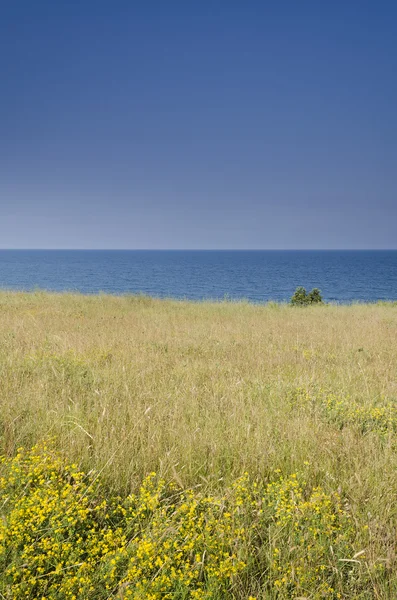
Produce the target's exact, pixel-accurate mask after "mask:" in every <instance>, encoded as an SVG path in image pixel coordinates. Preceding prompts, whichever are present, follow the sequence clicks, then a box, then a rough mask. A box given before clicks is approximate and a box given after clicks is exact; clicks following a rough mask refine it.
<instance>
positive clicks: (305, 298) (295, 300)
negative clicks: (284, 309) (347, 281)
mask: <svg viewBox="0 0 397 600" xmlns="http://www.w3.org/2000/svg"><path fill="white" fill-rule="evenodd" d="M322 302H323V298H322V296H321V292H320V290H319V289H318V288H313V289H312V291H311V292H309V293H307V292H306V290H305V288H304V287H297V288H296V290H295V294H294V295H293V296H292V298H291V304H293V305H294V306H307V305H308V304H321V303H322Z"/></svg>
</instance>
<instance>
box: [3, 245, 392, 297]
mask: <svg viewBox="0 0 397 600" xmlns="http://www.w3.org/2000/svg"><path fill="white" fill-rule="evenodd" d="M298 285H303V286H304V287H306V288H309V289H311V288H312V287H319V288H320V289H321V291H322V292H323V296H324V298H325V299H326V300H328V301H337V302H351V301H353V300H359V301H376V300H397V250H395V251H145V250H142V251H141V250H131V251H124V250H123V251H121V250H120V251H118V250H117V251H107V250H101V251H98V250H92V251H91V250H90V251H84V250H0V286H1V287H3V288H7V289H19V290H31V289H34V288H41V289H47V290H57V291H60V290H72V291H79V292H83V293H97V292H101V291H102V292H107V293H114V294H122V293H133V294H136V293H144V294H150V295H152V296H159V297H174V298H189V299H194V300H202V299H207V298H211V299H222V298H224V297H225V296H228V297H229V298H233V299H241V298H246V299H248V300H250V301H253V302H262V301H267V300H278V301H283V300H288V299H289V298H290V297H291V295H292V294H293V292H294V290H295V288H296V287H297V286H298Z"/></svg>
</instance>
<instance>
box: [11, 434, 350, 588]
mask: <svg viewBox="0 0 397 600" xmlns="http://www.w3.org/2000/svg"><path fill="white" fill-rule="evenodd" d="M0 473H1V477H0V497H1V508H0V517H1V518H0V597H2V598H6V599H7V600H8V599H9V600H11V599H13V600H19V599H22V598H25V599H26V598H30V599H33V598H35V599H36V598H39V599H42V600H44V599H45V600H51V599H65V600H66V599H68V600H77V599H79V598H95V599H97V598H98V599H105V598H106V599H108V600H110V599H114V600H115V599H116V598H118V599H120V598H131V599H133V600H139V599H142V600H143V599H145V600H160V599H171V598H172V599H181V600H182V599H186V600H188V599H192V600H194V599H195V600H213V599H214V600H215V599H216V600H221V599H226V598H244V600H245V599H246V598H248V597H249V598H250V600H255V598H256V597H257V596H258V595H259V594H261V595H262V594H263V593H265V594H268V595H269V594H270V596H271V597H275V598H290V597H291V598H292V597H296V596H299V595H300V596H304V595H306V596H307V595H310V597H311V598H324V597H326V598H338V597H344V596H343V593H344V590H347V589H349V585H350V584H349V578H350V577H351V576H352V573H353V569H352V567H351V565H350V567H349V568H348V569H346V568H345V567H344V565H346V564H347V563H344V562H340V559H346V558H349V556H351V555H352V554H354V552H353V541H354V527H353V524H352V520H351V519H350V518H349V514H348V513H347V511H346V510H345V509H344V508H343V506H342V503H341V499H340V498H339V496H338V495H337V494H327V493H325V492H324V491H323V490H322V489H321V488H316V489H310V488H308V489H306V488H307V486H306V484H305V482H304V481H303V479H302V477H300V476H299V475H296V474H293V475H291V476H290V477H288V478H283V477H280V475H279V474H276V475H275V480H274V481H272V482H270V483H267V484H266V483H259V482H257V481H251V480H250V478H249V476H248V474H245V475H244V476H243V477H241V478H240V479H238V480H237V481H236V482H235V484H234V485H232V486H231V487H230V488H229V489H228V490H227V492H226V493H225V494H224V495H222V496H208V495H205V494H202V493H200V492H199V491H198V490H197V489H195V490H189V489H188V490H180V489H179V488H177V487H176V486H175V485H173V484H171V483H166V482H165V481H163V480H161V479H159V478H158V477H157V476H156V474H154V473H151V474H150V475H149V476H148V477H147V478H146V479H145V480H144V481H143V482H142V485H141V487H140V489H139V490H138V492H137V493H136V494H132V495H130V496H128V497H127V498H124V499H122V498H120V497H109V498H106V500H105V499H104V490H103V489H102V488H101V486H100V484H99V483H98V479H97V478H96V477H94V476H93V475H92V474H91V475H85V474H84V473H82V472H81V471H79V469H78V468H77V466H76V465H65V463H64V461H63V460H62V459H61V458H60V456H59V455H57V454H56V453H55V452H54V451H53V449H52V447H51V444H46V443H43V444H42V445H40V446H39V447H34V448H33V449H32V450H31V451H30V452H28V451H24V450H23V449H20V450H19V451H18V454H17V455H16V456H15V457H14V458H12V459H2V461H1V464H0ZM356 562H358V561H356ZM252 593H254V594H255V596H254V595H250V594H252ZM340 594H342V596H340ZM270 596H269V597H270Z"/></svg>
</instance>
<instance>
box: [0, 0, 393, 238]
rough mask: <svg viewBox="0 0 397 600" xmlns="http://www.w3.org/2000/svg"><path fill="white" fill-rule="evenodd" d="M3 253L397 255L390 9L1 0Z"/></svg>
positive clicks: (340, 4) (339, 4)
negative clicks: (353, 251)
mask: <svg viewBox="0 0 397 600" xmlns="http://www.w3.org/2000/svg"><path fill="white" fill-rule="evenodd" d="M0 247H2V248H397V3H396V2H395V1H389V2H388V1H382V0H378V1H376V0H373V1H372V2H368V1H366V0H351V1H348V2H346V1H344V0H343V1H341V0H336V1H325V0H324V1H321V2H319V1H318V0H316V1H312V2H310V1H305V0H303V1H301V2H297V1H296V0H293V1H292V0H291V1H290V2H287V1H282V0H281V1H280V2H276V1H273V2H264V1H263V0H262V1H255V0H252V1H250V2H242V1H241V0H239V1H233V0H228V1H224V2H223V1H221V2H213V1H209V0H208V1H207V0H201V1H196V2H186V1H183V2H182V1H177V0H175V1H174V0H172V1H169V2H165V1H163V0H162V1H158V2H154V1H153V2H152V1H150V0H148V1H141V2H134V1H130V0H129V1H123V0H114V1H113V2H111V1H109V0H107V1H106V2H105V1H102V0H82V1H80V2H78V1H77V0H75V1H73V0H68V1H67V2H64V1H62V0H56V1H55V0H48V1H43V0H34V1H33V0H2V2H1V3H0Z"/></svg>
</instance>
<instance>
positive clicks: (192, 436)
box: [0, 292, 397, 598]
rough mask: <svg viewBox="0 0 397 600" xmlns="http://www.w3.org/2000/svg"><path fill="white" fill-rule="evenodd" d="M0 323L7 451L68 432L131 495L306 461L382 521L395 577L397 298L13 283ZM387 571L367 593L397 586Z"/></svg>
mask: <svg viewBox="0 0 397 600" xmlns="http://www.w3.org/2000/svg"><path fill="white" fill-rule="evenodd" d="M0 328H1V340H0V394H1V404H0V427H1V445H2V447H1V451H2V453H3V454H7V455H13V454H14V453H15V451H16V448H17V447H19V446H25V447H29V446H31V445H32V444H33V443H35V442H37V441H39V440H41V439H42V438H44V437H46V436H48V435H51V436H52V435H54V436H56V440H57V441H56V444H57V445H58V447H59V449H60V451H61V452H62V453H63V454H64V455H65V456H66V457H68V459H69V460H71V461H76V462H78V463H79V464H80V465H81V466H82V467H83V468H84V469H88V470H89V469H95V470H96V471H100V472H101V473H102V477H103V478H104V480H105V481H106V483H107V485H108V486H109V488H112V489H113V490H117V491H118V492H121V493H126V492H130V491H131V490H134V489H135V488H136V486H137V483H138V482H140V481H141V480H142V478H143V477H144V476H146V475H147V473H149V472H150V471H153V470H154V471H156V472H159V473H160V474H161V475H162V476H165V477H166V478H168V479H174V480H175V481H176V482H177V484H178V485H182V486H188V485H193V486H194V485H198V484H200V485H201V486H203V487H205V488H208V489H212V490H222V488H224V487H225V486H227V485H229V483H230V482H231V481H232V480H234V479H235V478H237V477H239V476H240V475H241V474H242V473H243V472H244V471H248V472H249V473H250V474H251V475H252V476H253V477H256V476H258V477H261V478H263V477H265V478H266V477H269V476H270V474H271V473H274V470H275V469H280V470H281V473H283V474H285V475H286V476H288V475H290V474H291V473H293V472H295V471H300V470H301V469H302V466H303V465H305V469H306V471H307V473H308V475H307V477H308V478H309V480H310V482H311V483H312V484H313V485H315V484H316V483H318V484H321V485H322V486H323V487H324V488H325V489H329V490H339V491H340V493H341V494H342V496H343V497H344V498H345V499H346V502H347V503H348V506H349V510H350V511H351V513H352V515H353V518H354V519H355V520H356V522H357V523H359V524H360V526H363V527H366V526H368V528H369V531H370V536H369V540H370V542H369V547H368V548H367V549H366V552H367V555H368V556H371V557H372V561H373V563H375V562H376V561H377V563H378V564H384V565H385V568H387V569H389V570H390V572H392V569H393V566H394V560H395V550H396V525H397V519H396V508H395V499H396V493H397V477H396V468H397V449H396V419H395V413H394V410H395V407H396V404H397V306H396V305H392V304H376V305H353V306H318V307H308V308H304V309H302V308H293V307H289V306H286V305H285V306H284V305H273V304H269V305H265V306H254V305H250V304H248V303H228V302H225V303H218V304H217V303H189V302H176V301H160V300H155V299H151V298H146V297H111V296H105V295H103V296H92V297H87V296H79V295H72V294H60V295H56V294H47V293H44V292H36V293H32V294H23V293H7V292H2V293H1V294H0ZM302 398H303V400H302ZM330 399H331V400H330ZM338 403H339V405H338ZM335 406H336V407H337V408H335ZM338 406H339V408H338ZM349 407H353V408H349ZM355 411H356V412H355ZM374 411H375V412H374ZM376 411H378V412H376ZM379 411H380V412H379ZM355 414H356V415H357V417H356V418H355V417H354V415H355ZM379 415H380V416H379ZM307 463H309V464H307ZM363 539H364V538H363ZM358 550H361V548H358ZM371 577H372V575H371ZM387 581H388V583H387V587H382V588H381V589H380V588H377V586H376V584H375V583H374V585H373V589H372V591H371V593H370V592H368V594H369V595H368V598H372V597H379V598H383V597H384V598H386V597H390V598H392V597H395V596H393V595H392V594H394V592H395V591H396V587H393V586H395V585H396V584H395V581H394V578H393V576H390V577H389V578H388V580H387ZM382 585H384V586H386V584H385V583H384V584H382ZM392 590H394V591H392Z"/></svg>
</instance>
